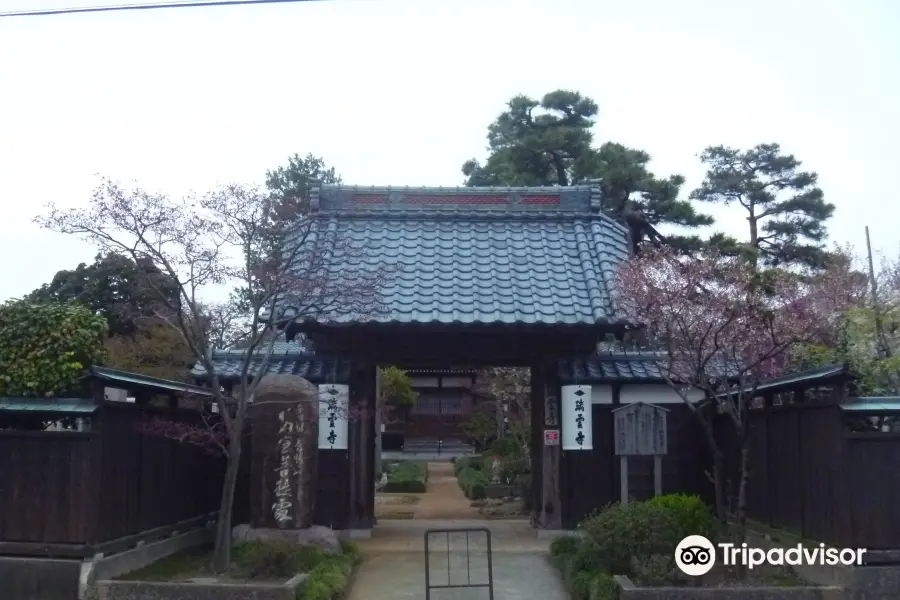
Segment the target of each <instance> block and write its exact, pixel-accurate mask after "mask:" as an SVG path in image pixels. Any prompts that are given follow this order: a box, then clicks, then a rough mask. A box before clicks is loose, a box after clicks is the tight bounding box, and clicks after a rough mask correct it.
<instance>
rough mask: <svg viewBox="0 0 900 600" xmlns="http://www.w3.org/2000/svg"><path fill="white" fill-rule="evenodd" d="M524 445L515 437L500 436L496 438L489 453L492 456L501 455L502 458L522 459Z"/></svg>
mask: <svg viewBox="0 0 900 600" xmlns="http://www.w3.org/2000/svg"><path fill="white" fill-rule="evenodd" d="M522 453H523V450H522V446H520V445H519V442H517V441H516V439H515V438H513V437H505V438H500V439H498V440H494V443H492V444H491V450H490V452H489V453H488V454H490V455H491V456H499V457H500V458H501V459H503V458H509V459H520V458H522Z"/></svg>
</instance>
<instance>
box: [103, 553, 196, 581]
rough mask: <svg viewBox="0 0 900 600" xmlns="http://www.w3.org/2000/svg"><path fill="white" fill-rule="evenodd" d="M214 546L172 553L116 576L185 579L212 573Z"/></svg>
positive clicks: (140, 578)
mask: <svg viewBox="0 0 900 600" xmlns="http://www.w3.org/2000/svg"><path fill="white" fill-rule="evenodd" d="M211 563H212V546H198V547H196V548H191V549H190V550H185V551H184V552H178V553H176V554H171V555H169V556H167V557H165V558H162V559H160V560H158V561H156V562H155V563H153V564H150V565H147V566H146V567H143V568H140V569H137V570H136V571H131V572H130V573H126V574H124V575H120V576H118V577H116V579H123V580H129V581H184V580H185V579H188V578H189V577H200V576H203V575H209V574H210V573H212V570H211V569H210V565H211Z"/></svg>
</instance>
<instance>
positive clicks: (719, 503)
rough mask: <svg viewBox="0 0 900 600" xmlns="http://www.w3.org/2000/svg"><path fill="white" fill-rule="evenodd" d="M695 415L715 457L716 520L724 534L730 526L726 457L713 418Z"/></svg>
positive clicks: (700, 414)
mask: <svg viewBox="0 0 900 600" xmlns="http://www.w3.org/2000/svg"><path fill="white" fill-rule="evenodd" d="M694 414H695V415H696V416H697V418H698V419H699V420H700V426H701V428H702V429H703V437H705V438H706V444H707V445H708V446H709V450H710V452H712V455H713V489H714V490H715V502H716V505H715V509H716V518H717V519H718V520H719V524H720V529H721V531H723V532H724V531H725V530H726V529H727V526H728V502H727V500H726V493H725V455H724V454H723V453H722V450H721V449H720V448H719V443H718V442H717V441H716V434H715V431H714V430H713V425H712V418H710V419H707V418H706V417H705V416H704V415H703V414H702V413H700V412H694Z"/></svg>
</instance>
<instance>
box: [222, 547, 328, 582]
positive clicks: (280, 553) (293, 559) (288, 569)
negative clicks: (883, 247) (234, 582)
mask: <svg viewBox="0 0 900 600" xmlns="http://www.w3.org/2000/svg"><path fill="white" fill-rule="evenodd" d="M327 556H328V555H326V554H325V553H324V552H322V551H321V550H319V549H318V548H314V547H311V546H297V545H295V544H291V543H290V542H288V541H286V540H267V541H254V542H244V543H241V544H236V545H235V547H234V550H233V554H232V564H233V567H232V570H233V571H234V573H235V574H236V575H237V576H239V577H242V578H246V579H282V578H283V579H290V578H291V577H293V576H294V575H296V574H297V573H303V572H307V571H310V570H311V569H314V568H315V567H316V566H318V565H319V564H321V563H322V562H324V561H325V560H327Z"/></svg>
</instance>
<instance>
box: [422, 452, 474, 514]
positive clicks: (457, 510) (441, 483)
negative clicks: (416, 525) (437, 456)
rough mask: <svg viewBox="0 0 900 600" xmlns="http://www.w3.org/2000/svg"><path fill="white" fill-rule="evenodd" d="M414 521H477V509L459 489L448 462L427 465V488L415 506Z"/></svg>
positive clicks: (451, 466)
mask: <svg viewBox="0 0 900 600" xmlns="http://www.w3.org/2000/svg"><path fill="white" fill-rule="evenodd" d="M413 515H414V516H413V518H414V519H477V518H478V516H479V515H478V509H477V508H474V507H472V506H470V505H469V499H468V498H466V497H465V495H464V494H463V492H462V490H461V489H459V483H457V481H456V476H455V475H454V474H453V465H452V464H451V463H448V462H430V463H428V488H427V491H426V492H425V493H424V494H422V499H421V500H420V501H419V503H418V504H417V505H416V508H415V512H414V513H413Z"/></svg>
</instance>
